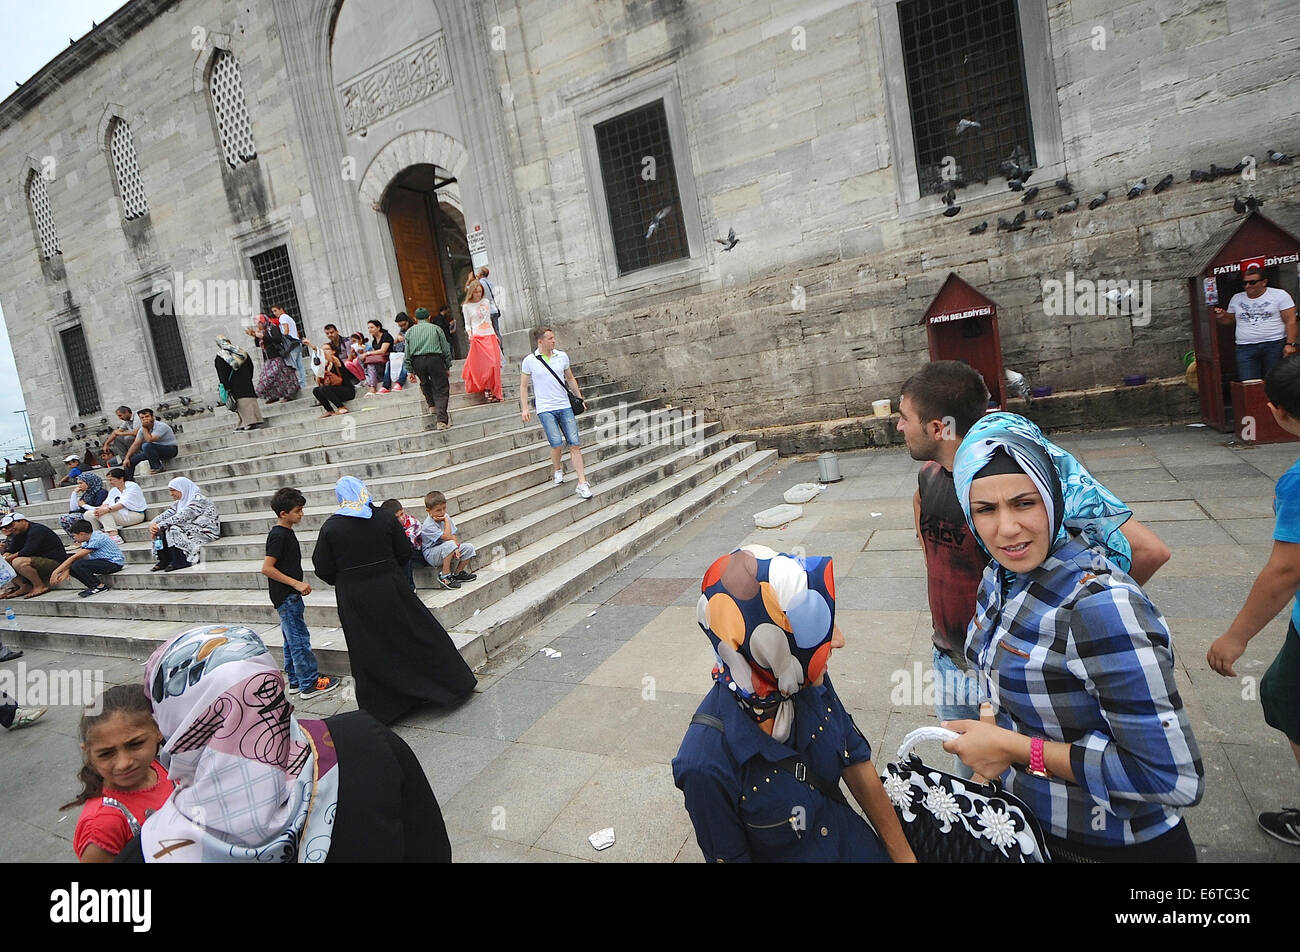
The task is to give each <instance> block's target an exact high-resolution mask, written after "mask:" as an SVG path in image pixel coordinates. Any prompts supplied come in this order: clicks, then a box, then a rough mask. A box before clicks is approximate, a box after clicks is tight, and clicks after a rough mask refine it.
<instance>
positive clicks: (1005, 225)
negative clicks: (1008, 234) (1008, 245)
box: [998, 215, 1025, 231]
mask: <svg viewBox="0 0 1300 952" xmlns="http://www.w3.org/2000/svg"><path fill="white" fill-rule="evenodd" d="M1024 227H1025V226H1024V225H1022V224H1020V223H1019V222H1010V221H1007V220H1006V219H1005V218H1003V217H1002V216H1001V215H999V216H998V231H1021V230H1022V229H1023V228H1024Z"/></svg>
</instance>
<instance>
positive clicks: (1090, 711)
mask: <svg viewBox="0 0 1300 952" xmlns="http://www.w3.org/2000/svg"><path fill="white" fill-rule="evenodd" d="M954 477H955V481H956V488H957V498H958V499H959V500H960V502H961V505H962V509H963V510H964V512H965V513H966V520H967V522H968V523H969V524H970V526H971V529H972V530H974V532H975V534H976V536H977V537H978V538H979V540H980V544H981V545H982V546H983V547H984V549H985V550H986V551H988V552H989V554H990V555H991V556H992V557H993V560H994V561H993V562H991V563H990V564H989V566H988V568H986V569H985V572H984V578H983V580H982V582H981V585H980V591H979V597H978V601H977V605H976V615H975V618H974V620H973V621H972V622H971V627H970V630H969V632H968V633H967V638H966V656H967V658H969V659H970V661H971V663H972V665H973V666H974V668H975V669H976V670H977V671H979V672H980V674H981V685H982V692H981V693H982V694H984V695H985V696H986V699H987V700H989V701H990V702H991V703H992V705H993V708H994V711H995V713H996V724H994V723H990V722H988V721H986V720H980V721H970V720H962V721H951V722H949V723H947V724H945V725H944V726H946V727H949V728H951V729H952V730H955V731H958V732H959V733H960V734H961V735H962V736H961V737H959V738H957V739H955V740H951V741H948V742H947V743H946V744H945V745H944V747H945V748H946V749H947V750H948V751H949V752H950V753H954V754H957V755H958V756H959V757H960V758H961V759H962V761H963V762H965V763H966V765H967V766H969V767H971V768H972V769H974V770H975V771H976V772H977V773H979V774H980V775H982V776H985V777H1003V780H1004V783H1005V785H1006V787H1007V789H1008V790H1009V791H1011V792H1012V793H1014V794H1015V795H1016V796H1018V797H1020V798H1021V799H1023V800H1024V801H1025V802H1026V803H1027V804H1028V805H1029V807H1030V808H1031V809H1032V810H1033V811H1034V814H1035V815H1036V816H1037V817H1038V820H1039V822H1040V823H1041V824H1042V826H1043V829H1044V832H1045V833H1046V834H1047V840H1048V847H1049V849H1050V850H1051V852H1052V856H1053V858H1054V859H1056V860H1058V861H1061V860H1064V861H1067V862H1195V861H1196V849H1195V847H1194V846H1193V844H1192V840H1191V837H1190V836H1189V835H1188V832H1187V825H1186V823H1185V822H1184V821H1183V818H1182V812H1183V809H1184V808H1186V807H1189V806H1193V805H1194V804H1196V803H1198V802H1199V801H1200V799H1201V794H1202V792H1203V791H1204V779H1203V778H1204V773H1205V772H1204V769H1203V767H1202V765H1201V754H1200V751H1199V749H1198V748H1197V746H1196V739H1195V738H1194V737H1193V736H1192V730H1191V725H1190V723H1189V721H1188V717H1187V712H1186V710H1185V709H1184V707H1183V702H1182V699H1181V698H1180V697H1179V695H1178V689H1177V686H1176V685H1175V682H1174V658H1173V651H1172V649H1171V646H1170V639H1169V629H1168V628H1167V627H1166V625H1165V620H1164V618H1163V617H1162V616H1161V614H1160V612H1159V610H1158V609H1157V608H1156V607H1155V606H1154V605H1153V604H1152V603H1151V601H1150V599H1148V598H1147V596H1146V595H1145V594H1144V593H1143V591H1142V589H1141V588H1139V587H1138V585H1137V583H1136V582H1134V581H1133V580H1132V579H1131V578H1129V576H1128V575H1126V574H1125V573H1124V572H1123V571H1122V570H1121V569H1120V568H1119V567H1118V566H1117V565H1116V564H1115V562H1114V561H1112V559H1111V558H1110V557H1109V556H1110V549H1109V548H1108V547H1107V544H1106V543H1107V538H1108V536H1109V534H1110V532H1111V531H1112V530H1113V528H1114V526H1112V525H1108V524H1105V523H1104V521H1102V520H1096V519H1084V520H1080V521H1079V522H1078V523H1076V522H1075V520H1070V521H1069V524H1067V520H1066V519H1065V517H1064V513H1065V512H1066V511H1067V508H1068V509H1069V511H1078V507H1077V506H1074V505H1071V506H1069V507H1067V506H1066V504H1065V500H1066V498H1072V497H1075V496H1077V495H1078V494H1079V493H1086V492H1088V491H1090V489H1091V480H1090V479H1088V480H1086V481H1080V480H1078V478H1077V477H1075V478H1071V479H1067V480H1062V478H1061V476H1060V475H1059V473H1058V470H1057V468H1056V466H1055V465H1054V463H1053V462H1052V457H1051V454H1050V453H1049V451H1048V449H1047V446H1046V445H1045V441H1044V440H1043V438H1042V436H1041V433H1039V431H1038V429H1037V427H1034V426H1033V424H1031V423H1029V422H1028V421H1025V420H1021V419H1020V418H1018V417H1014V416H1011V415H1009V414H997V415H996V416H994V417H986V418H985V419H984V420H982V421H981V422H980V423H978V424H976V425H975V426H974V427H973V428H972V429H971V431H970V433H969V434H967V436H966V439H965V440H964V441H963V443H962V445H961V447H960V448H959V449H958V451H957V458H956V463H955V467H954ZM1071 530H1077V532H1078V535H1075V534H1074V533H1073V532H1072V531H1071ZM1004 775H1005V776H1004Z"/></svg>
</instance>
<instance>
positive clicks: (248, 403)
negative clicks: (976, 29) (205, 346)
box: [214, 337, 266, 431]
mask: <svg viewBox="0 0 1300 952" xmlns="http://www.w3.org/2000/svg"><path fill="white" fill-rule="evenodd" d="M217 351H218V352H217V356H216V360H215V361H214V365H215V366H216V368H217V382H218V383H220V384H221V386H223V387H225V388H226V393H228V394H229V395H230V396H232V397H234V398H235V413H237V414H238V415H239V426H237V427H235V430H236V431H238V430H255V429H257V428H258V427H260V426H266V422H265V421H264V420H263V419H262V408H261V407H260V406H258V403H257V391H256V390H254V389H253V361H252V358H250V357H249V356H248V353H247V352H246V351H244V350H241V349H240V348H238V347H236V346H235V345H234V343H233V342H232V341H231V340H230V338H229V337H218V338H217Z"/></svg>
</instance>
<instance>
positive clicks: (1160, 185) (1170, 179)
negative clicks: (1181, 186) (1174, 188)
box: [1151, 172, 1174, 195]
mask: <svg viewBox="0 0 1300 952" xmlns="http://www.w3.org/2000/svg"><path fill="white" fill-rule="evenodd" d="M1173 184H1174V173H1173V172H1170V173H1169V174H1168V175H1166V176H1165V177H1164V178H1162V179H1161V180H1160V181H1159V182H1156V187H1155V188H1153V189H1152V190H1151V191H1152V193H1154V194H1156V195H1159V194H1160V193H1161V192H1163V191H1164V190H1165V189H1167V188H1168V187H1169V186H1170V185H1173Z"/></svg>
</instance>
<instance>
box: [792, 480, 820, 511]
mask: <svg viewBox="0 0 1300 952" xmlns="http://www.w3.org/2000/svg"><path fill="white" fill-rule="evenodd" d="M821 491H822V490H821V487H820V486H818V485H817V484H816V483H796V484H795V485H793V486H791V487H790V488H789V489H787V490H786V491H785V496H784V499H785V501H786V502H788V503H790V504H792V505H796V506H797V505H801V504H803V503H805V502H811V501H812V500H813V499H816V498H817V494H818V493H819V492H821Z"/></svg>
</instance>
